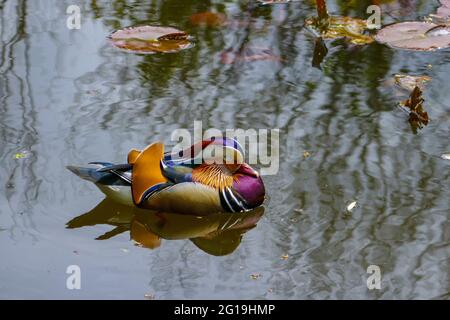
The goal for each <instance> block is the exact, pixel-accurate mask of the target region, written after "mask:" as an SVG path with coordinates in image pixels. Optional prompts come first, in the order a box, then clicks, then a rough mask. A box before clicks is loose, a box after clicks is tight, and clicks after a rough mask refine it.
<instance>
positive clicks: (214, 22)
mask: <svg viewBox="0 0 450 320" xmlns="http://www.w3.org/2000/svg"><path fill="white" fill-rule="evenodd" d="M190 20H191V24H192V25H194V26H207V27H220V26H223V25H225V24H226V23H227V17H226V16H225V15H224V14H223V13H216V12H199V13H196V14H193V15H192V16H191V17H190Z"/></svg>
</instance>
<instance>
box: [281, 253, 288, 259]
mask: <svg viewBox="0 0 450 320" xmlns="http://www.w3.org/2000/svg"><path fill="white" fill-rule="evenodd" d="M281 259H282V260H287V259H289V255H288V254H283V255H282V256H281Z"/></svg>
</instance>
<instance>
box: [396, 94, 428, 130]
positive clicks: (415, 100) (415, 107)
mask: <svg viewBox="0 0 450 320" xmlns="http://www.w3.org/2000/svg"><path fill="white" fill-rule="evenodd" d="M423 102H424V99H423V98H422V90H420V88H419V87H415V88H414V90H413V91H412V92H411V95H410V97H409V99H408V100H405V101H403V102H402V103H401V104H400V105H401V106H402V107H404V108H407V109H409V123H410V125H411V129H412V130H413V132H414V133H417V129H422V128H423V127H424V126H426V125H427V124H428V122H429V121H430V120H429V118H428V113H427V112H426V111H425V109H424V107H423Z"/></svg>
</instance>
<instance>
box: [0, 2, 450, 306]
mask: <svg viewBox="0 0 450 320" xmlns="http://www.w3.org/2000/svg"><path fill="white" fill-rule="evenodd" d="M76 2H77V4H79V5H80V6H81V8H82V27H81V29H80V30H68V29H67V28H66V17H67V15H66V13H65V10H66V8H67V6H68V5H70V4H73V1H56V0H53V1H51V0H48V1H45V0H40V1H39V0H36V1H24V0H22V1H19V0H5V1H2V2H1V3H0V35H1V45H0V53H1V55H0V114H1V117H0V181H1V183H0V243H1V244H0V255H1V259H0V297H1V298H126V299H127V298H137V299H143V298H144V295H146V294H147V295H154V297H155V298H156V299H164V298H267V299H281V298H287V299H293V298H305V299H318V298H334V299H342V298H357V299H359V298H369V299H380V298H386V299H393V298H395V299H399V298H402V299H410V298H440V299H448V298H449V292H450V268H449V262H450V245H449V244H450V223H449V209H450V201H449V199H450V188H449V186H450V162H449V161H445V160H443V159H441V158H440V155H441V154H443V153H447V152H450V141H449V124H450V103H449V101H450V82H449V81H448V80H449V74H450V64H449V62H450V55H449V52H450V51H449V50H442V51H439V52H434V53H415V52H407V51H398V50H393V49H390V48H388V47H386V46H383V45H379V44H371V45H368V46H365V47H355V46H352V45H348V44H346V43H345V42H343V41H334V42H327V43H326V45H327V47H328V55H327V56H326V57H325V60H324V62H323V63H322V66H321V69H319V68H315V67H312V60H313V51H314V37H313V35H312V34H311V33H309V32H307V31H306V30H305V29H304V28H303V22H304V19H305V18H306V17H308V16H312V15H315V8H314V3H313V1H300V2H294V3H291V4H289V5H275V6H266V7H253V8H252V7H251V6H248V5H247V4H246V3H245V2H237V1H191V0H183V1H171V0H169V1H76ZM345 3H348V2H344V1H328V5H329V11H330V12H331V13H333V14H340V15H350V16H355V17H361V18H364V17H366V16H367V15H366V13H365V9H366V8H367V6H368V5H369V4H370V1H358V2H356V1H353V2H350V4H345ZM437 6H438V3H437V1H412V0H411V1H406V0H405V1H398V2H396V1H392V2H391V4H390V5H388V6H384V7H383V10H385V11H383V12H384V14H383V19H384V23H390V22H394V21H403V20H412V19H417V18H419V17H421V16H424V15H427V14H429V13H432V12H435V9H436V7H437ZM214 10H215V11H219V12H223V13H225V14H226V15H227V16H228V17H229V18H231V19H233V20H234V21H235V23H232V24H229V25H228V26H225V27H222V28H203V27H195V26H192V25H191V24H190V22H189V17H190V16H191V15H192V14H194V13H197V12H202V11H214ZM144 24H154V25H171V26H175V27H178V28H180V29H182V30H186V31H187V32H189V33H190V34H191V35H192V36H193V38H194V42H195V46H193V47H192V48H190V49H188V50H184V51H181V52H179V53H175V54H165V55H163V54H158V55H147V56H142V55H135V54H127V53H124V52H121V51H119V50H117V49H115V48H113V47H111V46H110V45H109V44H108V43H107V41H106V36H107V35H108V34H109V33H111V32H112V31H113V30H116V29H118V28H121V27H125V26H130V25H144ZM246 46H253V47H259V48H268V49H270V50H271V51H272V52H273V54H274V55H277V56H280V57H281V58H280V59H273V60H272V61H253V62H248V63H244V62H243V63H236V64H223V61H221V57H223V54H222V53H223V52H224V51H226V50H239V48H243V47H246ZM395 73H410V74H426V75H429V76H431V77H432V78H433V81H432V82H431V84H430V85H429V86H428V87H427V89H426V91H425V95H424V97H425V100H426V102H425V105H426V108H427V110H428V113H429V115H430V118H431V121H430V123H429V125H428V126H426V127H425V128H423V129H422V130H419V132H418V133H417V134H414V133H413V132H412V130H411V128H410V126H409V124H408V121H407V115H406V114H405V113H404V112H402V111H401V110H400V109H399V108H397V107H396V103H397V102H398V101H400V100H402V99H405V98H406V97H405V96H404V95H403V96H402V95H400V93H399V91H398V90H396V89H393V88H392V87H390V86H389V85H387V84H386V83H387V82H388V81H389V79H391V78H392V75H393V74H395ZM194 120H202V121H203V126H204V128H209V127H214V128H219V129H222V130H225V129H227V128H243V129H248V128H255V129H271V128H280V129H281V133H280V170H279V172H278V174H277V175H274V176H266V177H264V180H265V184H266V188H267V193H268V200H267V201H266V203H265V206H264V209H263V211H264V214H263V215H262V212H261V211H258V212H256V213H254V212H253V213H249V216H248V217H242V218H239V221H236V220H233V219H236V217H230V216H227V217H210V218H207V220H202V221H201V222H198V223H196V221H195V220H192V219H194V218H188V217H184V218H183V219H184V220H183V219H180V218H179V217H171V216H170V217H165V219H166V221H168V222H167V224H165V225H161V224H160V223H159V222H158V221H159V220H158V219H159V218H157V217H154V216H146V215H145V214H144V215H142V213H136V212H133V211H132V210H131V211H130V210H128V209H126V208H125V209H124V208H121V207H120V206H115V205H114V204H111V203H110V202H108V201H106V203H105V202H102V199H103V195H102V194H101V192H100V191H98V190H97V189H96V187H95V186H94V185H91V184H89V183H87V182H86V181H82V180H81V179H79V178H78V177H76V176H74V175H73V174H72V173H70V172H69V171H68V170H67V169H66V168H65V166H66V165H68V164H83V163H86V162H88V161H94V160H105V161H113V162H123V161H124V160H125V155H126V154H127V152H128V151H129V149H131V148H133V147H143V146H145V145H147V144H148V143H150V142H153V141H156V140H161V141H164V142H165V143H170V139H169V137H170V134H171V133H172V131H173V130H174V129H178V128H187V129H192V126H193V123H194ZM305 151H307V152H309V156H306V157H305V156H304V152H305ZM17 154H19V155H17ZM20 155H22V156H23V157H22V156H20ZM16 158H18V159H16ZM352 201H357V203H358V206H357V207H356V208H355V209H354V210H353V211H352V212H351V213H348V212H346V206H347V205H348V204H349V203H350V202H352ZM99 203H100V205H99ZM97 205H99V206H98V207H97ZM93 208H95V209H93ZM85 213H87V214H85ZM83 214H85V215H83ZM79 216H81V217H79ZM139 216H140V217H141V218H139ZM155 219H156V220H155ZM69 221H70V222H69ZM68 222H69V228H66V224H67V223H68ZM254 224H257V226H256V227H253V226H254ZM225 225H227V226H230V225H237V227H236V228H235V229H229V230H225V232H221V231H220V230H221V229H223V228H222V227H223V226H225ZM145 228H147V229H145ZM112 230H113V231H112ZM150 231H151V232H150ZM133 232H134V233H133ZM140 232H141V233H140ZM142 232H144V234H143V235H142ZM146 232H147V233H146ZM152 232H153V234H154V233H156V234H159V235H160V236H161V237H162V238H166V239H162V240H157V237H156V238H151V234H152ZM130 233H131V237H134V238H136V237H139V235H141V236H143V237H146V239H147V240H148V243H146V244H147V247H149V248H151V247H155V249H149V248H144V247H139V246H136V245H134V242H133V241H130ZM102 235H103V236H102ZM99 236H100V237H101V238H102V237H103V238H108V239H107V240H106V239H105V240H95V238H97V237H99ZM241 237H242V239H241ZM152 239H153V240H152ZM189 239H191V240H189ZM158 241H159V242H158ZM221 254H222V255H221ZM372 264H374V265H378V266H379V267H380V268H381V272H382V288H381V290H368V288H367V286H366V279H367V277H368V276H369V275H368V274H367V273H366V269H367V267H368V266H369V265H372ZM69 265H79V266H80V268H81V271H82V289H81V290H67V289H66V278H67V276H68V275H67V274H66V268H67V266H69ZM252 275H253V277H252Z"/></svg>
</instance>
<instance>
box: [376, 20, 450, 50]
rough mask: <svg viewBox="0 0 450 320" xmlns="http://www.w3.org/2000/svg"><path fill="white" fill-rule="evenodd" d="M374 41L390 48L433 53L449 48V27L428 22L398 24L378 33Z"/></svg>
mask: <svg viewBox="0 0 450 320" xmlns="http://www.w3.org/2000/svg"><path fill="white" fill-rule="evenodd" d="M375 39H376V40H377V41H378V42H380V43H385V44H387V45H389V46H390V47H392V48H397V49H407V50H415V51H434V50H438V49H444V48H448V47H449V46H450V26H446V25H437V24H435V23H429V22H419V21H412V22H400V23H395V24H392V25H389V26H386V27H384V28H383V29H381V30H380V31H378V33H377V35H376V37H375Z"/></svg>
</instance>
